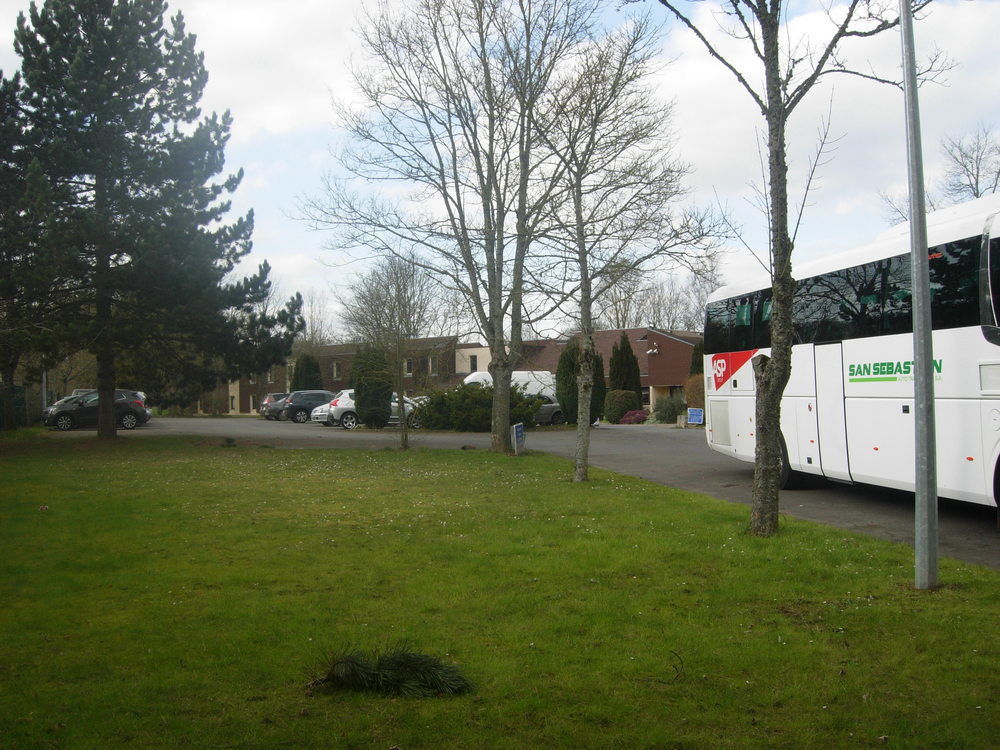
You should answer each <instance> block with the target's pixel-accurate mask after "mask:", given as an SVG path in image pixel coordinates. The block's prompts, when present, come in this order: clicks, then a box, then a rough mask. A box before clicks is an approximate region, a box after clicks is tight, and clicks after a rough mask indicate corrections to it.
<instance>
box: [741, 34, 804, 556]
mask: <svg viewBox="0 0 1000 750" xmlns="http://www.w3.org/2000/svg"><path fill="white" fill-rule="evenodd" d="M779 28H780V24H779V18H778V17H777V16H773V17H770V18H769V19H768V22H767V23H762V24H761V37H762V39H763V42H764V57H765V60H766V61H767V62H766V64H765V78H766V86H767V112H766V113H765V114H766V118H767V125H768V138H767V151H768V192H769V201H770V204H769V207H770V214H771V217H770V218H771V248H772V253H773V269H772V274H773V278H772V288H773V298H772V303H771V356H770V357H755V358H754V362H753V367H754V379H755V383H756V387H757V401H756V408H755V421H756V433H757V456H756V459H757V460H756V462H755V464H754V477H753V493H752V501H751V509H750V533H752V534H754V535H756V536H771V535H772V534H774V533H775V532H776V531H777V530H778V494H779V489H780V481H781V440H782V438H781V397H782V395H783V394H784V392H785V385H786V384H787V383H788V378H789V376H790V375H791V360H792V298H793V296H794V293H795V282H794V281H793V280H792V239H791V237H790V236H789V234H788V180H787V178H788V166H787V163H786V155H785V120H786V112H785V105H784V102H783V92H782V88H781V87H782V81H781V74H780V69H779V61H780V56H779V55H780V48H779V37H778V34H779Z"/></svg>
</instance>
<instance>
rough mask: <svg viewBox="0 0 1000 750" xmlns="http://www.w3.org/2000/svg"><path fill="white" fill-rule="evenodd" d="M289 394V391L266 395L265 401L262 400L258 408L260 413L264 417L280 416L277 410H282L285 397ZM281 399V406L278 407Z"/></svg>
mask: <svg viewBox="0 0 1000 750" xmlns="http://www.w3.org/2000/svg"><path fill="white" fill-rule="evenodd" d="M287 395H288V394H287V393H268V394H267V395H266V396H264V400H263V402H261V405H260V409H258V411H259V412H260V415H261V416H262V417H264V419H277V418H278V414H277V411H280V410H281V409H282V408H284V402H285V397H286V396H287ZM279 401H280V402H281V407H280V408H277V404H278V402H279Z"/></svg>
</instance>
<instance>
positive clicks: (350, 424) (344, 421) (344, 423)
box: [340, 411, 358, 430]
mask: <svg viewBox="0 0 1000 750" xmlns="http://www.w3.org/2000/svg"><path fill="white" fill-rule="evenodd" d="M340 426H341V427H343V428H344V429H345V430H353V429H354V428H355V427H357V426H358V415H357V414H355V413H354V412H353V411H349V412H347V413H346V414H345V415H344V416H342V417H341V418H340Z"/></svg>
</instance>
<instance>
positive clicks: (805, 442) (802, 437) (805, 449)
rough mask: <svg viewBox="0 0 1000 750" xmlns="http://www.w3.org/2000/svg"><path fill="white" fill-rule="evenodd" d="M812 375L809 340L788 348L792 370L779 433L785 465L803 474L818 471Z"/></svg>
mask: <svg viewBox="0 0 1000 750" xmlns="http://www.w3.org/2000/svg"><path fill="white" fill-rule="evenodd" d="M815 401H816V378H815V371H814V367H813V347H812V345H811V344H809V345H805V346H795V347H793V348H792V372H791V375H790V376H789V378H788V384H787V385H786V386H785V394H784V397H783V398H782V400H781V434H782V437H784V439H785V449H786V450H787V451H788V465H789V466H790V467H791V468H792V469H794V470H795V471H800V472H803V473H805V474H820V473H822V469H821V467H820V462H819V445H818V439H819V438H818V435H817V433H816V430H817V424H816V407H815Z"/></svg>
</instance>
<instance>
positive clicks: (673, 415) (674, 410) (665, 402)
mask: <svg viewBox="0 0 1000 750" xmlns="http://www.w3.org/2000/svg"><path fill="white" fill-rule="evenodd" d="M698 377H700V376H698ZM686 409H687V405H686V404H685V403H684V400H683V399H682V398H679V397H677V396H672V397H671V398H658V399H656V405H655V406H654V407H653V413H654V414H655V415H656V421H657V422H659V423H660V424H673V423H674V422H676V421H677V417H678V415H679V414H682V413H683V412H684V411H685V410H686Z"/></svg>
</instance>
